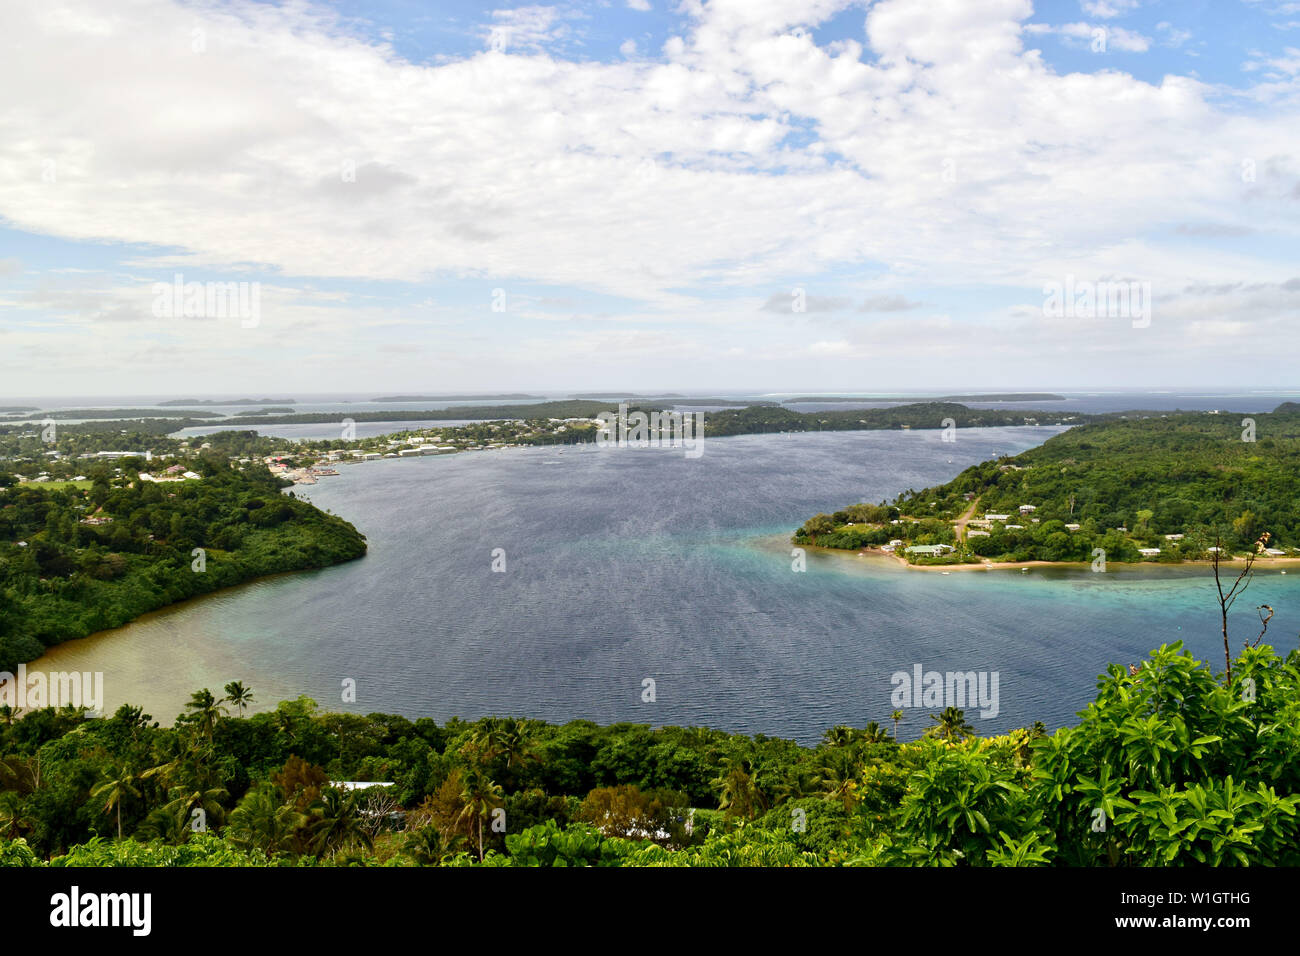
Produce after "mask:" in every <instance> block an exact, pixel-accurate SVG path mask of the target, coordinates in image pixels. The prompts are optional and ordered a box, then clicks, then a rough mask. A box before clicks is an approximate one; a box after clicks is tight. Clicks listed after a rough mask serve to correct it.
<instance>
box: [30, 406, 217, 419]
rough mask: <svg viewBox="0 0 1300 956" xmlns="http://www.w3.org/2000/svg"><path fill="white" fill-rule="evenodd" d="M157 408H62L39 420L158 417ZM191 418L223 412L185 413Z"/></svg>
mask: <svg viewBox="0 0 1300 956" xmlns="http://www.w3.org/2000/svg"><path fill="white" fill-rule="evenodd" d="M157 414H158V409H157V408H61V409H58V410H57V411H45V412H41V413H40V415H39V416H35V417H39V418H49V419H53V420H55V421H62V420H66V419H73V418H87V419H105V418H120V419H136V418H143V417H146V416H150V415H157ZM184 414H186V415H188V416H189V417H190V418H220V417H221V412H209V411H197V412H185V413H184Z"/></svg>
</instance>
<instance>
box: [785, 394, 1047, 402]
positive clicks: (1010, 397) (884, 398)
mask: <svg viewBox="0 0 1300 956" xmlns="http://www.w3.org/2000/svg"><path fill="white" fill-rule="evenodd" d="M781 401H782V404H786V405H797V404H800V403H803V402H818V403H822V404H828V403H831V402H838V403H840V404H845V405H847V404H850V403H852V402H897V403H898V404H900V405H908V404H913V403H915V402H1064V401H1066V398H1065V396H1064V395H1053V394H1052V393H1051V392H1007V393H998V394H989V395H944V396H942V397H940V398H922V397H919V396H914V395H909V396H906V397H903V398H899V397H898V396H897V395H893V396H891V395H867V396H863V395H852V396H845V395H805V396H802V397H800V398H784V399H782V400H781Z"/></svg>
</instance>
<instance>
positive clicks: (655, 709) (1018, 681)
mask: <svg viewBox="0 0 1300 956" xmlns="http://www.w3.org/2000/svg"><path fill="white" fill-rule="evenodd" d="M1053 432H1054V430H1053V429H1048V428H1041V429H966V430H963V431H962V432H961V433H960V434H959V437H958V441H957V442H955V443H943V442H942V441H940V433H939V432H938V431H934V432H929V431H915V432H860V433H846V432H838V433H821V434H817V433H813V434H802V435H797V436H780V435H766V436H742V437H736V438H726V439H712V440H708V441H706V444H705V453H704V455H703V456H702V457H701V458H698V459H695V460H689V459H686V458H685V457H684V456H683V455H682V454H681V452H680V451H676V452H674V451H671V450H658V449H606V450H597V449H595V448H587V449H583V450H580V449H576V448H570V449H566V450H564V451H563V452H561V451H559V450H556V449H545V448H538V449H511V450H505V451H496V452H479V453H470V454H462V455H455V456H445V457H439V458H422V459H415V460H401V461H398V460H386V461H382V462H373V463H368V464H365V465H357V466H352V467H348V468H344V469H340V470H341V471H342V472H343V474H341V475H339V476H338V477H335V478H327V479H324V480H322V481H321V483H320V484H318V485H316V486H314V487H311V488H305V489H298V492H299V493H300V494H303V495H304V496H305V497H309V498H310V499H311V500H312V501H314V502H315V503H316V504H317V505H319V506H320V507H322V508H327V509H329V510H331V511H333V512H335V513H337V514H340V515H343V516H344V517H346V518H347V519H348V520H350V521H352V522H353V523H354V524H356V525H357V527H358V528H360V529H361V530H362V531H363V532H364V533H365V534H366V535H367V536H368V537H369V540H370V553H369V555H368V556H367V557H366V558H364V559H363V560H361V561H358V562H353V563H351V564H348V565H344V566H340V567H336V568H330V569H326V570H324V571H319V572H310V573H305V574H296V575H285V576H281V577H277V578H273V579H267V580H263V581H258V582H254V583H252V584H249V585H246V586H243V587H239V588H234V589H231V590H229V591H226V592H222V593H221V594H217V595H212V596H210V597H207V598H203V599H200V600H197V601H192V602H188V603H187V604H184V605H180V606H177V607H174V608H170V609H168V610H165V611H162V612H159V613H157V614H153V615H149V616H147V617H146V618H143V619H141V620H140V621H137V622H135V623H133V624H131V625H128V626H127V627H124V628H120V629H117V630H115V631H109V632H105V633H103V634H100V635H96V636H93V637H91V638H88V639H86V640H84V641H77V642H73V643H71V644H67V645H64V646H62V647H59V648H56V649H55V650H54V651H52V652H51V653H50V654H48V655H46V657H45V658H42V659H41V660H40V661H39V662H36V663H35V664H33V665H31V666H32V667H39V668H41V669H60V670H63V669H69V670H70V669H78V670H102V671H104V672H105V686H106V692H107V696H108V705H109V707H110V708H111V707H114V706H116V705H117V704H118V703H121V702H122V701H125V700H129V701H131V702H134V703H142V704H144V705H145V706H146V709H147V710H149V711H150V712H151V713H153V714H154V716H155V717H158V718H161V719H164V720H170V719H171V718H172V716H173V715H174V714H175V713H176V712H177V711H178V710H179V709H180V707H181V706H182V705H183V703H184V701H185V699H186V698H187V697H188V695H189V692H190V691H192V690H194V689H196V688H198V687H201V686H209V687H212V688H213V689H216V688H218V687H219V686H221V685H222V684H224V683H225V682H227V681H229V680H232V679H236V678H238V679H241V680H244V681H245V682H246V683H248V684H250V685H251V686H252V687H253V688H254V692H255V693H256V694H257V695H258V698H259V700H260V701H261V702H263V703H270V702H273V701H275V700H277V699H280V698H283V697H286V696H296V695H298V694H307V695H309V696H311V697H313V698H315V699H316V700H317V701H319V702H320V703H321V704H322V706H325V707H329V708H332V709H338V710H352V711H357V712H363V713H365V712H372V711H393V712H399V713H404V714H407V715H409V716H412V717H416V716H431V717H434V718H435V719H439V720H445V719H446V718H448V717H451V716H453V715H459V716H462V717H467V718H470V717H478V716H482V715H485V714H516V715H527V716H534V717H541V718H545V719H548V720H555V721H562V720H568V719H572V718H588V719H591V720H596V721H600V722H612V721H619V720H631V721H643V722H648V723H654V724H670V723H671V724H693V725H698V724H704V725H710V726H715V727H720V728H723V729H727V730H734V731H744V732H750V733H755V732H762V733H767V734H773V735H781V736H790V737H797V738H799V739H802V740H813V739H816V738H817V737H818V736H820V734H821V732H822V731H823V730H824V729H825V728H827V727H829V726H832V725H834V724H837V723H849V724H854V725H858V726H860V725H862V724H863V723H865V722H866V721H869V720H877V721H881V722H882V723H884V722H885V721H886V720H887V718H888V715H889V712H890V711H891V710H892V706H891V702H890V693H891V690H892V685H891V681H890V677H891V675H892V674H893V673H894V672H896V671H907V672H910V671H911V670H912V668H913V665H915V664H920V665H922V666H923V668H924V669H926V670H938V671H950V670H952V671H988V672H994V671H996V672H997V673H998V675H999V691H1000V693H999V705H1000V707H999V713H998V715H997V717H990V718H989V719H979V718H978V716H976V715H974V714H973V713H971V712H970V709H969V708H968V713H970V715H971V716H972V717H973V720H972V722H973V723H974V724H975V725H976V727H977V729H979V730H980V731H981V732H986V733H987V732H995V731H1000V730H1005V729H1008V728H1011V727H1016V726H1021V725H1024V724H1026V723H1030V722H1032V721H1034V720H1042V721H1043V722H1044V723H1046V724H1047V725H1048V726H1050V727H1055V726H1059V725H1061V724H1065V723H1070V722H1073V720H1074V714H1075V713H1076V712H1077V711H1078V710H1079V709H1081V708H1082V707H1083V706H1084V705H1085V704H1086V702H1087V701H1088V700H1089V699H1090V698H1091V695H1092V693H1093V690H1094V687H1095V682H1096V676H1097V675H1098V674H1099V673H1101V672H1102V671H1103V670H1104V668H1105V666H1106V664H1107V663H1108V662H1111V661H1115V662H1120V663H1129V662H1135V661H1137V660H1139V659H1140V658H1141V657H1143V656H1145V654H1146V653H1147V652H1148V651H1149V649H1150V648H1152V647H1154V646H1156V645H1158V644H1159V643H1161V642H1166V641H1173V640H1178V639H1182V640H1185V641H1186V642H1187V644H1188V646H1189V647H1191V648H1192V650H1193V651H1195V652H1196V653H1198V654H1199V655H1201V656H1202V657H1206V658H1208V659H1209V660H1211V661H1213V660H1216V657H1215V655H1216V654H1218V655H1219V657H1218V658H1217V659H1219V660H1221V656H1222V647H1221V642H1220V638H1219V636H1218V634H1217V622H1216V617H1215V615H1216V607H1215V604H1214V598H1213V593H1212V583H1211V581H1210V579H1209V578H1208V577H1207V573H1208V572H1206V571H1195V572H1188V571H1184V570H1181V569H1175V570H1168V571H1156V572H1152V571H1142V572H1131V571H1122V570H1112V571H1110V572H1108V573H1106V574H1091V573H1089V572H1087V571H1086V570H1081V571H1075V570H1060V569H1034V570H1032V571H1031V572H1029V573H1027V574H1020V573H1018V572H1014V571H1012V572H990V571H975V572H958V573H953V574H948V575H942V574H939V573H937V572H936V573H922V572H913V571H907V570H905V569H902V568H899V567H896V566H894V565H890V564H887V563H881V562H879V561H873V560H870V559H865V558H857V557H855V556H852V555H840V554H818V553H811V554H809V555H808V563H807V571H806V572H804V573H795V572H794V571H792V570H791V556H790V545H789V544H788V536H789V534H790V532H791V531H792V530H793V529H794V527H795V526H797V525H798V524H799V523H800V522H801V521H802V520H803V519H804V518H806V517H808V516H809V515H811V514H813V513H815V512H817V511H830V510H835V509H836V508H839V507H842V506H843V505H845V504H848V503H851V502H854V501H860V500H879V499H880V498H882V497H891V498H892V497H893V496H894V495H895V494H897V493H898V492H900V491H902V490H904V489H907V488H921V487H924V486H926V485H929V484H934V483H936V482H940V481H944V480H946V479H948V478H950V477H952V476H953V475H955V474H956V473H957V472H959V471H960V470H961V469H962V468H964V467H966V466H967V465H970V464H973V463H975V462H977V461H980V460H983V459H986V458H989V457H991V456H993V455H996V454H999V453H1014V452H1017V451H1020V450H1023V449H1024V448H1027V447H1030V446H1031V445H1034V444H1037V443H1039V442H1041V441H1043V440H1045V439H1046V438H1047V437H1048V435H1050V434H1052V433H1053ZM497 548H500V549H503V551H504V558H505V571H504V572H494V571H493V570H492V564H493V550H494V549H497ZM1112 567H1113V566H1112ZM1297 578H1300V574H1295V573H1293V574H1290V575H1286V576H1283V575H1280V574H1279V573H1278V572H1277V571H1276V570H1269V571H1264V572H1262V573H1261V574H1260V576H1259V577H1258V578H1257V579H1256V582H1255V583H1254V585H1252V587H1251V589H1250V590H1249V591H1248V592H1247V596H1246V597H1245V598H1243V599H1242V601H1241V602H1240V603H1239V605H1238V606H1239V608H1240V609H1241V610H1240V611H1239V612H1237V614H1236V616H1235V621H1234V627H1235V633H1236V634H1237V636H1238V641H1237V643H1240V640H1242V639H1245V637H1247V636H1248V635H1249V636H1252V637H1253V636H1254V634H1255V633H1257V631H1258V627H1257V626H1256V625H1255V621H1256V618H1255V616H1254V611H1253V608H1254V607H1255V606H1256V605H1258V604H1261V603H1268V604H1272V605H1273V606H1274V607H1275V608H1276V609H1277V614H1276V616H1275V618H1274V619H1273V622H1272V625H1271V629H1270V634H1271V635H1274V636H1275V637H1276V639H1277V641H1276V643H1277V644H1278V645H1279V646H1283V647H1287V648H1290V647H1293V646H1294V642H1295V637H1294V635H1295V634H1296V633H1297V631H1298V630H1300V591H1298V590H1297V584H1296V582H1297ZM647 678H650V679H653V680H654V681H655V682H656V686H655V691H656V694H655V698H656V699H655V700H654V701H653V702H647V701H644V700H643V699H642V696H643V686H644V685H643V682H644V681H645V679H647ZM345 679H351V680H354V681H356V687H357V701H356V702H355V703H350V702H349V703H345V702H344V701H343V700H342V699H341V684H342V682H343V681H344V680H345ZM933 709H934V708H929V709H917V710H909V711H908V712H907V716H906V717H905V719H904V721H903V724H902V727H901V734H902V736H904V737H906V736H914V735H916V734H918V733H919V732H920V731H921V730H922V729H923V728H924V727H925V726H926V725H927V724H928V720H927V719H926V716H925V715H926V714H928V713H929V712H931V711H932V710H933Z"/></svg>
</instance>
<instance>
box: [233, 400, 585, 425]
mask: <svg viewBox="0 0 1300 956" xmlns="http://www.w3.org/2000/svg"><path fill="white" fill-rule="evenodd" d="M608 410H609V403H608V402H587V401H556V402H535V403H531V404H527V405H458V406H456V407H454V408H426V409H423V410H421V411H391V410H390V411H382V412H371V411H347V412H303V413H300V414H296V415H274V416H270V417H265V418H263V417H256V418H254V417H249V416H240V417H235V418H229V419H227V420H226V421H225V422H222V424H223V425H224V424H230V425H294V424H320V423H323V422H338V421H341V420H342V419H344V418H350V419H352V420H353V421H355V422H416V421H425V420H427V421H431V422H436V421H447V420H454V419H478V420H482V421H503V420H505V419H525V420H536V419H545V418H593V417H595V416H596V415H598V414H600V413H601V412H604V411H608Z"/></svg>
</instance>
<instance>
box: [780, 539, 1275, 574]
mask: <svg viewBox="0 0 1300 956" xmlns="http://www.w3.org/2000/svg"><path fill="white" fill-rule="evenodd" d="M793 546H794V547H800V548H806V549H808V550H810V551H817V552H820V553H822V554H837V555H841V556H843V557H846V558H847V557H858V558H867V559H869V560H872V561H878V562H885V563H888V564H891V565H897V566H899V567H901V568H905V569H907V570H909V571H942V572H945V573H947V572H949V571H1013V570H1019V569H1021V568H1066V569H1074V570H1076V571H1084V570H1088V569H1089V568H1090V567H1091V566H1092V565H1091V562H1089V561H1038V560H1034V561H980V562H975V563H970V562H967V563H963V564H912V563H911V562H909V561H908V560H907V559H906V558H903V557H900V556H899V555H897V554H894V553H893V552H889V551H882V550H881V549H880V548H857V549H852V548H826V547H822V546H821V545H815V544H801V545H793ZM1245 563H1246V559H1245V558H1241V557H1232V558H1228V559H1225V560H1224V561H1223V562H1222V564H1223V566H1225V567H1228V568H1237V569H1240V568H1242V567H1244V566H1245ZM1107 566H1108V567H1112V566H1113V567H1118V568H1120V569H1122V570H1125V571H1146V570H1154V569H1165V568H1170V569H1172V568H1186V569H1189V570H1190V569H1196V568H1211V567H1213V566H1214V563H1213V562H1212V561H1109V562H1107ZM1292 567H1300V557H1281V558H1279V557H1263V558H1259V559H1257V560H1256V561H1255V570H1257V571H1262V570H1267V569H1269V568H1275V569H1278V570H1283V571H1285V570H1286V569H1288V568H1292Z"/></svg>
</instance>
